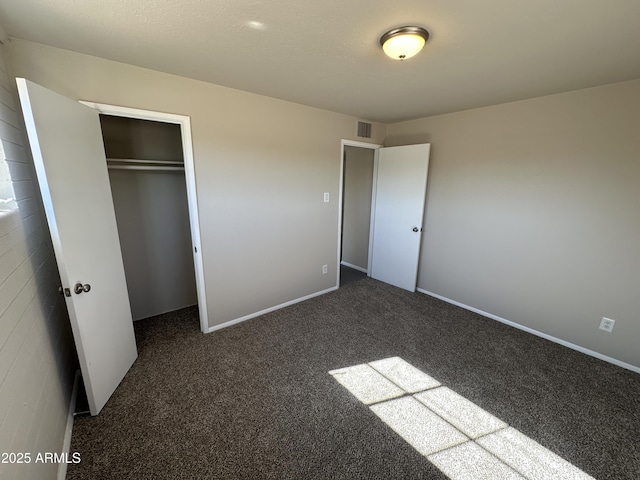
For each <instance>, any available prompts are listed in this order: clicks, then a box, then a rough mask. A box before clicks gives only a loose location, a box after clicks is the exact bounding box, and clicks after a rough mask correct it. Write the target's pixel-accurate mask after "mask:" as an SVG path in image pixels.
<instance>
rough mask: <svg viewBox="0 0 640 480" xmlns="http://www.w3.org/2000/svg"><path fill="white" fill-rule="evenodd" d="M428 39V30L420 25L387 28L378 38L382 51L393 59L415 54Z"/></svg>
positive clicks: (402, 58) (409, 56)
mask: <svg viewBox="0 0 640 480" xmlns="http://www.w3.org/2000/svg"><path fill="white" fill-rule="evenodd" d="M428 39H429V32H427V31H426V30H425V29H424V28H422V27H400V28H395V29H393V30H389V31H388V32H387V33H385V34H384V35H383V36H382V37H381V38H380V45H382V49H383V50H384V53H386V54H387V55H388V56H389V57H391V58H393V59H395V60H404V59H406V58H411V57H413V56H414V55H416V54H417V53H418V52H420V50H422V47H424V44H425V43H426V42H427V40H428Z"/></svg>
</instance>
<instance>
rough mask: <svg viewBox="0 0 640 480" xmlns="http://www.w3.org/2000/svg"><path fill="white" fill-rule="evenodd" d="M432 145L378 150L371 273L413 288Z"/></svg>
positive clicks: (416, 277) (413, 289) (405, 287)
mask: <svg viewBox="0 0 640 480" xmlns="http://www.w3.org/2000/svg"><path fill="white" fill-rule="evenodd" d="M430 148H431V145H430V144H428V143H426V144H419V145H406V146H401V147H385V148H380V149H379V150H378V175H377V182H376V193H375V213H374V215H373V238H372V250H371V266H370V275H371V277H373V278H375V279H376V280H381V281H383V282H385V283H390V284H391V285H395V286H396V287H400V288H404V289H405V290H409V291H411V292H415V290H416V283H417V280H418V262H419V260H420V243H421V240H422V220H423V216H424V204H425V196H426V192H427V172H428V169H429V152H430Z"/></svg>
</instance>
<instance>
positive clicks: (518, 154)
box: [386, 80, 640, 366]
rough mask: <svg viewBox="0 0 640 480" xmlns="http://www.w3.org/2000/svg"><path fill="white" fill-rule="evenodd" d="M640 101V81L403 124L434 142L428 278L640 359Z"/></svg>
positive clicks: (585, 342)
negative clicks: (609, 326) (610, 322)
mask: <svg viewBox="0 0 640 480" xmlns="http://www.w3.org/2000/svg"><path fill="white" fill-rule="evenodd" d="M638 112H640V80H634V81H629V82H623V83H618V84H613V85H609V86H603V87H597V88H591V89H585V90H579V91H574V92H569V93H563V94H558V95H552V96H547V97H540V98H535V99H531V100H525V101H521V102H514V103H508V104H503V105H496V106H493V107H486V108H479V109H475V110H468V111H464V112H459V113H452V114H448V115H441V116H436V117H431V118H425V119H420V120H415V121H410V122H404V123H398V124H394V125H390V126H389V127H388V136H387V139H386V142H387V144H388V145H401V144H410V143H419V142H431V143H432V153H431V167H430V174H429V187H428V194H427V205H426V207H427V208H426V228H425V232H424V236H423V244H422V257H421V263H420V272H419V279H418V287H419V288H422V289H425V290H428V291H431V292H434V293H436V294H439V295H442V296H444V297H447V298H450V299H452V300H455V301H458V302H461V303H463V304H466V305H469V306H471V307H474V308H477V309H480V310H483V311H485V312H488V313H491V314H493V315H497V316H499V317H503V318H506V319H508V320H511V321H513V322H516V323H518V324H521V325H524V326H527V327H530V328H533V329H535V330H538V331H540V332H543V333H546V334H548V335H552V336H554V337H557V338H560V339H563V340H565V341H568V342H571V343H574V344H577V345H580V346H582V347H585V348H588V349H590V350H593V351H596V352H600V353H602V354H604V355H607V356H610V357H613V358H616V359H618V360H620V361H623V362H626V363H630V364H632V365H636V366H640V349H638V338H640V306H639V305H640V304H639V303H638V299H637V297H638V292H639V291H640V248H638V242H639V239H640V214H639V211H640V210H639V208H640V187H639V186H640V160H639V159H640V135H639V134H638V132H640V115H639V113H638ZM603 316H606V317H610V318H613V319H615V320H617V323H616V325H615V329H614V331H613V333H610V334H608V333H605V332H603V331H601V330H598V325H599V322H600V319H601V317H603Z"/></svg>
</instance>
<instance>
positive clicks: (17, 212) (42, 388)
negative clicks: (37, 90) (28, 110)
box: [0, 46, 77, 480]
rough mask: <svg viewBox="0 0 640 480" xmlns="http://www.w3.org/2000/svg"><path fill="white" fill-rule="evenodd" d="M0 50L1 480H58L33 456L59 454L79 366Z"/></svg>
mask: <svg viewBox="0 0 640 480" xmlns="http://www.w3.org/2000/svg"><path fill="white" fill-rule="evenodd" d="M0 47H1V46H0ZM3 57H4V48H0V452H14V453H17V452H29V453H31V455H32V463H30V464H28V465H24V464H23V465H18V464H7V463H0V478H15V479H25V480H26V479H29V480H31V479H43V480H48V479H51V478H55V476H56V471H57V465H55V464H44V463H35V462H34V460H35V455H37V453H40V452H41V453H45V452H58V453H59V452H61V451H62V442H63V438H64V433H65V426H66V421H67V414H68V409H69V401H70V397H71V389H72V383H73V373H74V371H75V369H76V368H77V367H76V360H75V350H74V348H73V342H72V338H71V327H70V325H69V320H68V316H67V311H66V308H65V305H64V300H63V298H62V296H60V295H59V294H58V291H57V288H58V285H59V278H58V270H57V266H56V263H55V258H54V256H53V249H52V246H51V242H50V240H49V232H48V229H47V226H46V223H45V221H44V210H43V208H42V202H41V200H40V192H39V189H38V184H37V180H36V177H35V171H34V169H33V163H32V162H33V161H32V159H31V156H30V152H29V150H28V147H26V146H25V145H26V137H25V135H24V130H23V129H24V127H23V124H22V121H21V120H20V118H21V114H20V112H19V111H18V101H17V98H16V97H15V96H14V93H13V92H14V91H15V85H14V84H13V83H12V81H11V80H10V77H9V75H8V74H7V71H6V69H5V63H4V59H3Z"/></svg>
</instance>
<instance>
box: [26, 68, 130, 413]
mask: <svg viewBox="0 0 640 480" xmlns="http://www.w3.org/2000/svg"><path fill="white" fill-rule="evenodd" d="M17 83H18V92H19V95H20V103H21V105H22V111H23V114H24V118H25V124H26V127H27V134H28V136H29V143H30V145H31V150H32V152H33V160H34V163H35V167H36V173H37V176H38V183H39V184H40V191H41V194H42V199H43V202H44V206H45V213H46V216H47V223H48V224H49V231H50V232H51V238H52V241H53V247H54V251H55V255H56V261H57V263H58V270H59V272H60V279H61V281H62V286H63V288H64V294H65V300H66V303H67V309H68V311H69V318H70V320H71V327H72V330H73V336H74V339H75V344H76V349H77V351H78V358H79V360H80V368H81V370H82V377H83V380H84V384H85V388H86V391H87V397H88V400H89V408H90V410H91V414H92V415H97V414H98V412H100V410H101V409H102V407H104V405H105V403H106V402H107V400H108V399H109V397H110V396H111V394H112V393H113V392H114V391H115V389H116V387H117V386H118V384H119V383H120V381H121V380H122V379H123V377H124V376H125V374H126V373H127V371H128V370H129V368H130V367H131V365H132V364H133V362H134V361H135V359H136V358H137V356H138V352H137V349H136V341H135V336H134V332H133V322H132V320H131V308H130V306H129V296H128V294H127V285H126V279H125V276H124V267H123V264H122V255H121V252H120V243H119V240H118V231H117V227H116V218H115V213H114V209H113V201H112V198H111V189H110V187H109V177H108V173H107V163H106V160H105V153H104V146H103V143H102V133H101V129H100V120H99V117H98V112H96V111H95V110H94V109H92V108H89V107H85V106H84V105H81V104H79V103H78V102H75V101H73V100H71V99H69V98H67V97H64V96H62V95H59V94H57V93H54V92H52V91H50V90H47V89H45V88H43V87H41V86H39V85H36V84H35V83H32V82H30V81H28V80H25V79H23V78H18V79H17Z"/></svg>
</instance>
